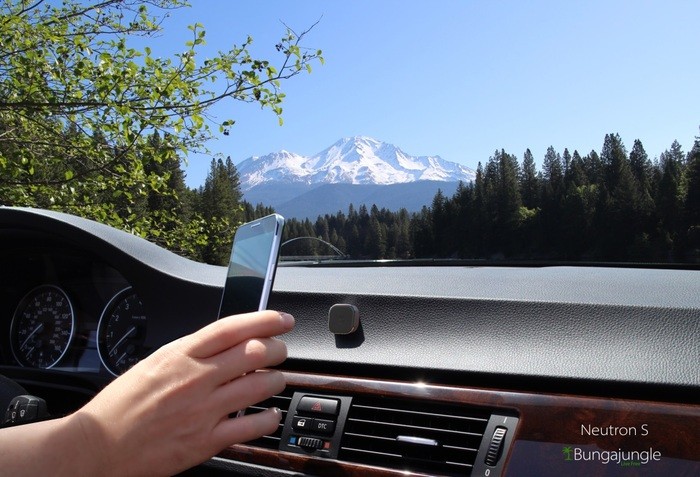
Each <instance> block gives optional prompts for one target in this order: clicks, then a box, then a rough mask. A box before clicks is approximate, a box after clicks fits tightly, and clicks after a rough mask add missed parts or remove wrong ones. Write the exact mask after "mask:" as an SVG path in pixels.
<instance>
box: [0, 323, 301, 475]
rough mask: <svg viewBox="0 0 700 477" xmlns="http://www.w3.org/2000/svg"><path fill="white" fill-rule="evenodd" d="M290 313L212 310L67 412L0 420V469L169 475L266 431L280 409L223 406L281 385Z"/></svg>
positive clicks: (267, 394) (260, 396)
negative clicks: (17, 421) (9, 422)
mask: <svg viewBox="0 0 700 477" xmlns="http://www.w3.org/2000/svg"><path fill="white" fill-rule="evenodd" d="M293 326H294V319H293V318H292V317H291V315H287V314H284V313H277V312H274V311H263V312H256V313H249V314H245V315H238V316H233V317H228V318H224V319H221V320H218V321H216V322H214V323H212V324H211V325H209V326H207V327H205V328H203V329H201V330H199V331H197V332H196V333H193V334H191V335H188V336H185V337H183V338H180V339H178V340H176V341H174V342H172V343H169V344H167V345H165V346H163V347H162V348H160V349H159V350H157V351H156V352H154V353H153V354H152V355H151V356H149V357H148V358H146V359H144V360H143V361H141V362H140V363H138V364H137V365H135V366H134V367H133V368H131V369H130V370H129V371H128V372H126V373H125V374H124V375H122V376H120V377H119V378H117V379H116V380H114V381H113V382H112V383H111V384H110V385H109V386H107V387H106V388H105V389H104V390H102V391H101V392H100V393H99V394H98V395H97V396H95V397H94V398H93V399H92V400H91V401H90V402H89V403H88V404H86V405H85V406H84V407H83V408H81V409H80V410H78V411H77V412H75V413H74V414H72V415H70V416H67V417H64V418H61V419H55V420H51V421H44V422H38V423H34V424H27V425H23V426H17V427H12V428H8V429H0V470H2V472H3V473H6V474H7V475H15V476H22V475H71V476H73V475H119V476H127V475H161V474H162V475H172V474H174V473H177V472H179V471H182V470H185V469H187V468H189V467H192V466H194V465H196V464H198V463H200V462H203V461H205V460H206V459H208V458H210V457H212V456H213V455H215V454H216V453H218V452H219V451H221V450H222V449H224V448H225V447H227V446H229V445H231V444H234V443H238V442H244V441H247V440H250V439H254V438H256V437H259V436H261V435H264V434H268V433H271V432H273V431H274V430H275V429H276V428H277V425H278V424H279V421H280V418H281V412H280V411H279V410H278V409H270V410H267V411H265V412H262V413H258V414H252V415H249V416H242V417H238V418H234V419H230V418H229V417H228V416H229V414H230V413H232V412H235V411H238V410H240V409H244V408H245V407H247V406H249V405H251V404H254V403H256V402H260V401H262V400H264V399H266V398H268V397H270V396H271V395H273V394H276V393H278V392H280V391H281V390H282V389H284V386H285V382H284V376H283V375H282V373H280V372H278V371H260V372H254V371H255V370H257V369H260V368H265V367H269V366H274V365H276V364H279V363H281V362H282V361H284V359H285V358H286V356H287V349H286V346H285V344H284V343H283V342H282V341H280V340H278V339H275V338H273V337H274V336H277V335H281V334H283V333H285V332H287V331H289V330H290V329H291V328H292V327H293Z"/></svg>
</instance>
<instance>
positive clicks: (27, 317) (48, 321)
mask: <svg viewBox="0 0 700 477" xmlns="http://www.w3.org/2000/svg"><path fill="white" fill-rule="evenodd" d="M74 330H75V315H74V313H73V305H72V304H71V302H70V300H69V299H68V295H66V292H64V291H63V290H61V289H60V288H58V287H56V286H53V285H42V286H40V287H37V288H34V289H33V290H32V291H30V292H29V293H27V294H26V295H25V297H24V298H22V301H20V302H19V305H18V306H17V309H16V310H15V314H14V316H13V317H12V325H11V328H10V335H11V347H12V353H13V354H14V356H15V359H16V360H17V362H18V363H20V364H21V365H22V366H32V367H36V368H51V367H52V366H54V365H55V364H56V363H58V362H59V361H60V360H61V358H63V355H64V354H66V351H68V346H69V345H70V342H71V340H72V339H73V333H74Z"/></svg>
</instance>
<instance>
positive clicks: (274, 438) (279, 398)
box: [245, 387, 294, 449]
mask: <svg viewBox="0 0 700 477" xmlns="http://www.w3.org/2000/svg"><path fill="white" fill-rule="evenodd" d="M293 394H294V389H290V388H289V387H287V388H286V389H285V390H284V391H282V392H281V393H280V394H277V395H275V396H272V397H271V398H269V399H266V400H265V401H262V402H260V403H258V404H254V405H252V406H250V407H248V408H247V409H246V410H245V413H246V414H256V413H258V412H262V411H264V410H265V409H268V408H271V407H278V408H280V409H281V410H282V420H281V421H280V424H279V426H278V427H277V430H276V431H275V432H274V433H273V434H269V435H266V436H262V437H261V438H259V439H255V440H252V441H249V442H246V445H249V446H255V447H264V448H265V449H278V448H279V445H280V438H281V437H282V428H283V427H284V420H285V419H286V418H287V411H288V410H289V405H290V404H291V402H292V395H293Z"/></svg>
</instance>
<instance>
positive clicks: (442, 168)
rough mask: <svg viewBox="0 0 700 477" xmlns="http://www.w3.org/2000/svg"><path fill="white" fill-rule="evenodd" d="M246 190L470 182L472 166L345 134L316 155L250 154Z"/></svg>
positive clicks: (244, 167) (244, 172)
mask: <svg viewBox="0 0 700 477" xmlns="http://www.w3.org/2000/svg"><path fill="white" fill-rule="evenodd" d="M237 169H238V173H239V175H240V180H241V188H242V189H243V191H247V190H249V189H252V188H253V187H256V186H260V185H263V184H269V183H275V182H276V183H280V182H281V183H287V184H306V185H313V184H317V185H321V184H379V185H387V184H400V183H407V182H415V181H444V182H458V181H464V182H469V181H472V180H473V179H474V176H475V173H474V171H473V170H471V169H469V168H467V167H465V166H462V165H460V164H457V163H454V162H449V161H445V160H443V159H442V158H440V156H420V157H416V156H411V155H408V154H406V153H405V152H403V151H402V150H401V149H399V148H398V147H396V146H394V145H392V144H388V143H385V142H381V141H378V140H376V139H373V138H370V137H365V136H355V137H349V138H344V139H341V140H340V141H338V142H336V143H335V144H333V145H332V146H330V147H328V148H326V149H324V150H323V151H321V152H319V153H318V154H315V155H313V156H311V157H304V156H301V155H299V154H294V153H292V152H288V151H280V152H274V153H271V154H268V155H266V156H259V157H250V158H248V159H246V160H244V161H243V162H241V163H240V164H239V165H238V166H237Z"/></svg>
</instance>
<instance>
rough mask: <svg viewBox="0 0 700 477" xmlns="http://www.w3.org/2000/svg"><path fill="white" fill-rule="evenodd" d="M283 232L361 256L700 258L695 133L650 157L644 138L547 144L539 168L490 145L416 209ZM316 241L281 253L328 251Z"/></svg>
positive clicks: (353, 212) (357, 215)
mask: <svg viewBox="0 0 700 477" xmlns="http://www.w3.org/2000/svg"><path fill="white" fill-rule="evenodd" d="M287 233H288V237H297V236H311V237H318V238H321V239H322V240H324V241H327V242H329V243H331V244H333V245H334V246H335V247H337V248H338V249H340V250H342V251H344V253H345V254H347V255H348V256H349V257H352V258H358V259H382V258H388V259H392V258H403V259H405V258H468V259H511V260H533V259H534V260H566V261H580V260H586V261H640V262H680V261H692V262H698V261H700V254H699V249H700V138H696V140H695V143H694V146H693V148H692V150H691V151H690V152H689V153H687V154H686V153H684V152H683V151H682V149H681V146H680V144H679V143H678V142H677V141H674V142H673V144H672V145H671V147H670V149H668V150H666V151H664V152H663V153H662V154H661V155H660V156H659V157H658V158H656V159H655V160H653V161H652V160H651V159H650V158H649V156H648V154H647V152H646V151H645V150H644V146H643V145H642V142H641V141H639V140H636V141H635V142H634V145H633V146H632V149H631V151H629V152H628V151H627V149H626V147H625V145H624V144H623V142H622V139H621V138H620V136H619V135H618V134H608V135H606V136H605V140H604V144H603V148H602V150H601V151H600V153H598V152H596V151H591V152H590V153H588V154H586V155H584V156H582V155H580V154H579V152H578V151H574V152H573V153H571V152H570V151H569V150H568V149H565V150H564V151H563V152H561V153H559V152H557V151H556V150H555V149H554V148H553V147H549V148H548V149H547V152H546V154H545V156H544V158H543V160H542V166H541V167H540V168H539V170H538V169H537V167H536V165H535V158H534V157H533V155H532V153H531V152H530V150H529V149H528V150H527V151H525V153H524V156H523V159H522V161H519V160H518V158H517V157H516V156H515V155H512V154H509V153H507V152H506V151H504V150H502V149H501V150H497V151H495V152H494V154H493V156H491V157H490V158H489V160H488V162H486V164H485V166H484V165H482V164H481V163H480V164H479V166H478V168H477V172H476V179H475V180H474V182H472V183H469V184H460V186H459V187H458V189H457V191H456V193H455V194H454V195H452V196H451V197H447V196H445V195H443V193H442V192H441V191H438V193H437V194H436V195H435V197H434V199H433V201H432V204H431V205H430V206H425V207H423V209H422V210H421V211H420V212H418V213H408V212H407V211H406V210H399V211H389V210H385V209H378V208H377V207H376V206H373V207H371V208H369V209H368V208H367V207H365V206H360V207H359V208H355V207H353V206H350V207H349V210H348V211H347V213H345V212H342V211H339V212H337V213H336V214H333V215H325V216H323V217H318V218H317V220H316V221H314V222H312V221H310V220H304V221H298V220H291V221H289V222H288V224H287ZM322 250H323V246H322V245H320V244H319V242H317V241H307V242H303V241H295V242H294V243H293V244H289V247H288V249H287V250H284V253H286V254H291V255H304V254H314V253H320V254H329V253H330V251H329V250H328V249H325V250H324V251H322Z"/></svg>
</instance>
